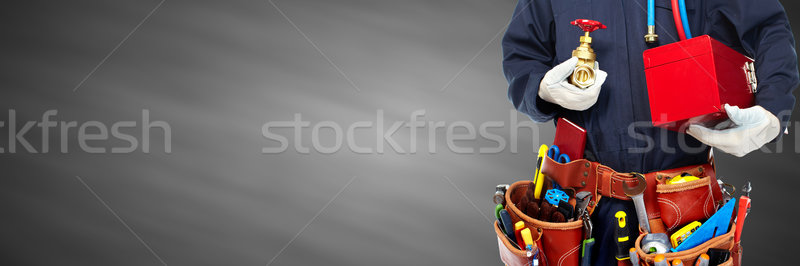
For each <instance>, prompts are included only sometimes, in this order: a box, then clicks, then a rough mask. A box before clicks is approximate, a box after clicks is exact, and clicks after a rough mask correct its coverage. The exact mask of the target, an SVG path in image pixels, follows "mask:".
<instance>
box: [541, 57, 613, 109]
mask: <svg viewBox="0 0 800 266" xmlns="http://www.w3.org/2000/svg"><path fill="white" fill-rule="evenodd" d="M576 64H578V58H577V57H572V58H570V59H569V60H567V61H564V62H563V63H561V64H559V65H557V66H555V67H553V69H551V70H550V71H548V72H547V73H546V74H545V75H544V78H542V82H541V83H540V84H539V97H541V98H542V99H543V100H545V101H548V102H551V103H554V104H558V105H561V106H562V107H564V108H567V109H570V110H575V111H583V110H586V109H589V107H592V105H594V104H595V103H596V102H597V96H598V95H600V87H601V86H602V85H603V82H605V81H606V77H607V76H608V74H606V72H605V71H602V70H600V69H599V68H598V64H597V62H595V66H594V69H595V81H594V85H592V86H590V87H589V88H586V89H585V90H582V89H580V88H578V87H576V86H575V85H572V84H570V83H569V81H568V80H567V79H568V78H569V76H570V75H572V72H573V71H575V65H576Z"/></svg>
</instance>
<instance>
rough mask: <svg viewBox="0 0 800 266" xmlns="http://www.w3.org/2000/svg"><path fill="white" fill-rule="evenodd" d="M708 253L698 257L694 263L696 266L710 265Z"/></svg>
mask: <svg viewBox="0 0 800 266" xmlns="http://www.w3.org/2000/svg"><path fill="white" fill-rule="evenodd" d="M708 261H709V258H708V254H705V253H703V254H701V255H700V257H698V258H697V261H696V262H695V263H694V265H695V266H708Z"/></svg>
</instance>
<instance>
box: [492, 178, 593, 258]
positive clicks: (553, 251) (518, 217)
mask: <svg viewBox="0 0 800 266" xmlns="http://www.w3.org/2000/svg"><path fill="white" fill-rule="evenodd" d="M529 184H530V181H519V182H516V183H514V184H512V185H511V186H510V187H509V189H508V192H506V202H507V204H506V210H508V213H509V214H510V215H511V220H513V221H514V222H515V223H516V222H517V221H523V222H525V226H526V227H528V228H536V229H538V230H540V231H541V235H540V236H539V238H540V239H539V241H537V243H538V244H539V245H538V247H539V248H540V253H539V254H540V255H539V258H540V261H544V262H545V264H542V265H549V266H566V265H571V266H577V265H578V262H579V260H580V255H581V254H580V249H581V242H582V240H583V222H582V221H574V222H566V223H550V222H544V221H541V220H537V219H534V218H531V217H530V216H527V215H525V214H524V213H522V211H520V209H519V208H517V207H516V206H515V205H514V204H513V203H514V202H518V201H519V200H520V198H521V197H522V196H523V195H524V194H525V192H526V191H527V190H528V187H529ZM534 237H536V236H534ZM501 249H502V247H501ZM501 256H502V251H501ZM504 261H505V260H504ZM509 265H510V264H509Z"/></svg>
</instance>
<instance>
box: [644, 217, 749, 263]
mask: <svg viewBox="0 0 800 266" xmlns="http://www.w3.org/2000/svg"><path fill="white" fill-rule="evenodd" d="M731 228H736V227H735V226H732V227H731ZM734 231H735V230H730V232H728V233H727V234H724V235H721V236H718V237H715V238H712V239H711V240H708V241H706V242H705V243H703V244H700V245H699V246H697V247H694V248H691V249H688V250H684V251H681V252H671V253H665V254H663V255H664V257H665V258H666V259H667V261H669V262H672V261H673V260H675V259H680V260H681V261H682V262H683V265H695V261H696V260H697V258H698V257H700V255H701V254H703V253H706V252H708V249H711V248H718V249H726V250H729V251H730V252H731V257H730V259H729V260H728V261H726V262H724V263H722V264H720V265H724V266H730V265H735V266H738V265H740V264H741V261H742V248H741V246H740V245H739V243H735V242H734V241H733V234H734ZM645 235H646V234H641V235H639V238H637V239H636V253H637V254H638V255H639V262H640V264H641V265H648V266H649V265H653V263H654V262H653V261H654V259H655V257H656V254H647V253H645V252H644V250H642V239H643V238H644V236H645Z"/></svg>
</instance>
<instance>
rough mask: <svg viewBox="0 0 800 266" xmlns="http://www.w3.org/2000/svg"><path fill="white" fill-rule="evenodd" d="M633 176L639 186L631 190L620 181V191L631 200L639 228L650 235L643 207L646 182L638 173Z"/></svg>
mask: <svg viewBox="0 0 800 266" xmlns="http://www.w3.org/2000/svg"><path fill="white" fill-rule="evenodd" d="M633 175H634V176H635V177H636V179H637V180H638V181H639V184H638V185H637V186H636V187H633V188H631V187H630V186H628V184H627V182H625V181H622V190H623V191H624V192H625V195H626V196H628V197H631V199H633V205H634V206H635V207H636V218H638V219H639V226H640V227H641V228H642V229H644V231H645V232H647V233H650V221H649V220H650V219H648V218H647V209H645V207H644V190H645V189H647V181H646V180H645V179H644V175H642V174H640V173H633Z"/></svg>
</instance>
